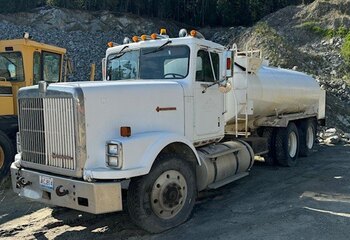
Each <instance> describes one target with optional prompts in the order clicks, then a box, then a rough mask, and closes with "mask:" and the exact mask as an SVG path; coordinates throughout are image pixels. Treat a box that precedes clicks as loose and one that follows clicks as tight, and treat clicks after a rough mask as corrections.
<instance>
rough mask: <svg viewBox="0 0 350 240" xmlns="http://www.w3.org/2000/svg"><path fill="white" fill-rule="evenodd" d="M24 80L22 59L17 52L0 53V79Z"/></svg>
mask: <svg viewBox="0 0 350 240" xmlns="http://www.w3.org/2000/svg"><path fill="white" fill-rule="evenodd" d="M23 80H24V72H23V59H22V54H21V53H19V52H8V53H0V81H13V82H15V81H16V82H19V81H23Z"/></svg>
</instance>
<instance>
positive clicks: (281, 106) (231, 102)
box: [225, 65, 325, 123]
mask: <svg viewBox="0 0 350 240" xmlns="http://www.w3.org/2000/svg"><path fill="white" fill-rule="evenodd" d="M232 85H233V89H232V91H230V92H229V93H227V96H226V104H227V105H226V106H227V113H226V114H225V116H226V118H225V120H226V122H228V123H233V122H234V119H235V116H236V115H235V111H236V110H235V109H236V108H237V111H238V115H240V116H242V115H243V114H244V113H245V105H244V103H245V102H247V103H248V105H247V106H248V107H247V109H248V115H249V122H252V121H254V120H257V119H259V118H262V117H266V116H275V115H276V114H278V115H282V114H287V113H300V112H305V113H310V114H313V113H317V114H318V116H319V118H321V117H324V110H323V108H322V106H321V107H319V106H320V105H322V104H324V101H325V100H324V99H325V93H324V91H323V90H321V89H320V86H319V84H318V82H317V81H316V80H315V79H313V78H312V77H310V76H308V75H306V74H304V73H300V72H296V71H292V70H286V69H281V68H273V67H267V66H261V67H260V69H259V70H258V71H257V72H256V73H246V71H245V69H244V68H242V67H240V66H237V65H235V67H234V75H233V78H232ZM246 89H247V90H246ZM246 96H247V99H246ZM236 102H237V104H236ZM319 108H320V109H319ZM322 115H323V116H322Z"/></svg>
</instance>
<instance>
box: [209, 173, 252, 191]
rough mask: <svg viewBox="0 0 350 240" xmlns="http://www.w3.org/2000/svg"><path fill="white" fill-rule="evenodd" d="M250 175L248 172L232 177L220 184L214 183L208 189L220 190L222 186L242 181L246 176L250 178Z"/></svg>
mask: <svg viewBox="0 0 350 240" xmlns="http://www.w3.org/2000/svg"><path fill="white" fill-rule="evenodd" d="M248 175H249V173H248V172H242V173H238V174H236V175H233V176H231V177H228V178H225V179H223V180H221V181H219V182H214V183H212V184H209V185H208V188H211V189H217V188H219V187H221V186H224V185H226V184H228V183H230V182H233V181H237V180H238V179H241V178H243V177H245V176H248Z"/></svg>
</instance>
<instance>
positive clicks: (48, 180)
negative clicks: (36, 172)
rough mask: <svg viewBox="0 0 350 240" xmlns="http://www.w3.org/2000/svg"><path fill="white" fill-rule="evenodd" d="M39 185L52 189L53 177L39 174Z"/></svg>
mask: <svg viewBox="0 0 350 240" xmlns="http://www.w3.org/2000/svg"><path fill="white" fill-rule="evenodd" d="M39 182H40V186H41V187H44V188H49V189H53V178H52V177H47V176H39Z"/></svg>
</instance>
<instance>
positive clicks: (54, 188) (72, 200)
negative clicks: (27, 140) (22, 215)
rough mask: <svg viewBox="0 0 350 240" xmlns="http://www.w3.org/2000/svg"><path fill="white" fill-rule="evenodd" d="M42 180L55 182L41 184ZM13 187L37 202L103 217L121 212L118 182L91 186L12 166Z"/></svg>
mask: <svg viewBox="0 0 350 240" xmlns="http://www.w3.org/2000/svg"><path fill="white" fill-rule="evenodd" d="M40 177H41V178H42V177H45V179H49V180H51V181H52V184H50V185H51V187H47V186H43V185H42V184H40ZM11 181H12V188H13V190H14V192H15V193H18V195H19V196H21V197H26V198H29V199H31V200H34V201H38V202H42V203H46V204H50V205H55V206H61V207H66V208H72V209H76V210H80V211H84V212H89V213H94V214H100V213H107V212H116V211H121V210H122V209H123V207H122V193H121V184H120V183H118V182H108V183H106V182H103V183H89V182H84V181H80V180H73V179H70V178H64V177H57V176H53V175H49V174H43V173H39V172H35V171H32V170H27V169H23V168H21V169H19V168H18V167H16V166H15V164H14V163H13V164H12V165H11Z"/></svg>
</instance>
